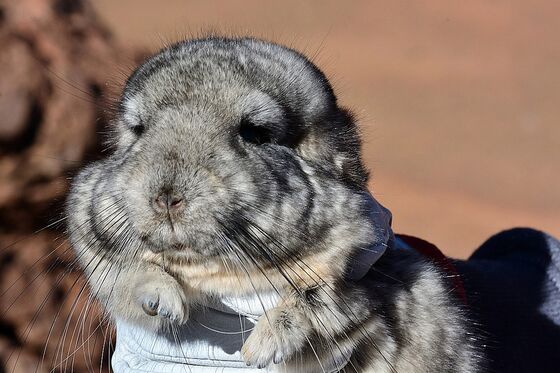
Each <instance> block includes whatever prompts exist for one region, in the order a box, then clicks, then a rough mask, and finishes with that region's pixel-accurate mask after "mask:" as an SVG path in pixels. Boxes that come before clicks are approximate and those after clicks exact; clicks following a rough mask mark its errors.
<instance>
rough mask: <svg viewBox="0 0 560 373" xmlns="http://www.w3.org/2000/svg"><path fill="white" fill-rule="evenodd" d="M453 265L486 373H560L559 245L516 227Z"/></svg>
mask: <svg viewBox="0 0 560 373" xmlns="http://www.w3.org/2000/svg"><path fill="white" fill-rule="evenodd" d="M454 264H455V265H456V266H457V269H458V270H459V272H460V273H461V276H462V279H463V282H464V285H465V289H466V291H467V296H468V301H469V309H470V312H471V313H472V318H473V320H474V321H475V322H477V323H478V326H477V327H478V329H479V330H478V332H477V334H478V336H479V338H480V339H481V345H483V346H484V349H483V351H484V352H485V354H486V355H487V357H488V359H489V361H488V372H500V373H502V372H516V373H524V372H527V373H529V372H531V373H536V372H538V373H548V372H550V373H558V372H560V242H559V241H558V240H557V239H555V238H554V237H551V236H550V235H547V234H546V233H543V232H539V231H536V230H533V229H528V228H516V229H512V230H508V231H504V232H501V233H499V234H497V235H495V236H493V237H491V238H490V239H489V240H488V241H486V242H485V243H484V244H483V245H482V246H481V247H480V248H479V249H478V250H477V251H476V252H475V253H474V254H473V255H472V256H471V257H470V258H469V259H468V260H467V261H456V262H455V263H454Z"/></svg>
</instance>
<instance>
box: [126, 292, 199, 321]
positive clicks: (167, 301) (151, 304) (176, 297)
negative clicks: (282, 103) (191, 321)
mask: <svg viewBox="0 0 560 373" xmlns="http://www.w3.org/2000/svg"><path fill="white" fill-rule="evenodd" d="M136 294H137V298H138V300H139V302H140V305H141V306H142V310H144V312H145V313H146V314H147V315H148V316H158V317H161V318H163V319H166V320H169V321H171V322H172V323H174V324H182V323H184V322H185V321H186V320H187V319H188V307H187V305H186V301H185V299H183V298H184V296H183V291H182V289H181V288H180V287H179V286H178V284H173V283H165V284H162V283H161V282H155V283H154V282H148V283H145V284H143V285H141V286H140V287H139V288H138V289H137V291H136Z"/></svg>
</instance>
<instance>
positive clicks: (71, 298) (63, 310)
mask: <svg viewBox="0 0 560 373" xmlns="http://www.w3.org/2000/svg"><path fill="white" fill-rule="evenodd" d="M0 45H2V48H0V71H2V74H1V75H2V78H1V79H0V294H1V296H0V315H1V316H0V360H1V362H2V365H3V369H2V367H0V371H6V372H33V371H37V372H42V371H65V370H72V371H74V372H82V371H88V370H92V369H93V370H95V371H99V370H100V361H101V360H102V357H105V358H104V359H103V360H105V361H107V356H108V354H107V345H108V343H107V342H108V341H107V338H108V337H107V333H108V327H107V325H101V324H100V318H101V317H100V312H99V309H98V307H97V305H95V304H91V302H90V298H89V294H88V292H87V287H85V281H84V279H83V278H82V277H81V276H80V275H79V273H78V271H76V269H75V268H73V265H72V264H73V256H72V254H71V251H70V250H69V248H68V244H67V242H66V241H65V238H64V235H63V227H64V224H63V222H61V223H59V224H53V225H52V226H49V228H48V229H45V230H42V231H41V232H39V233H35V232H36V231H38V230H41V229H42V228H43V227H45V226H47V225H49V224H50V223H52V222H55V221H57V220H60V219H61V218H62V216H63V214H62V206H63V202H64V196H65V194H66V192H67V190H68V180H69V178H70V177H71V176H72V174H73V173H74V172H75V171H76V169H77V168H78V167H79V166H80V165H81V164H83V163H84V162H87V161H89V160H92V159H95V158H97V157H98V156H99V153H100V149H101V148H100V143H101V141H100V136H99V134H100V133H102V132H104V131H105V129H106V127H107V123H108V122H109V120H110V117H111V113H112V109H113V102H114V98H115V97H116V95H117V94H118V90H117V89H115V88H112V87H119V86H120V83H122V80H123V79H124V77H125V76H126V73H123V72H125V71H126V70H130V69H131V67H133V66H134V65H135V62H134V61H135V60H136V59H137V58H135V54H134V52H133V51H130V50H127V49H126V48H123V46H121V45H119V44H118V43H117V42H115V41H114V40H113V39H112V37H111V35H110V33H109V32H108V31H107V30H106V29H105V28H104V26H103V25H102V24H101V23H100V21H99V20H98V19H97V17H96V15H95V14H94V12H93V10H92V8H91V4H90V3H89V2H88V1H83V0H0ZM108 82H111V83H113V84H112V85H110V84H109V83H108ZM103 350H105V351H103ZM103 354H104V355H103ZM36 368H37V369H38V370H36ZM103 370H106V364H105V367H104V368H103Z"/></svg>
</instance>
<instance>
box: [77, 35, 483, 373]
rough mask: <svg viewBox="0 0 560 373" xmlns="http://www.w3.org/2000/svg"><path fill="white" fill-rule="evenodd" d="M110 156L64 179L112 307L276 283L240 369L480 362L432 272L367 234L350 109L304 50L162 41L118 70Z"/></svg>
mask: <svg viewBox="0 0 560 373" xmlns="http://www.w3.org/2000/svg"><path fill="white" fill-rule="evenodd" d="M114 124H115V131H114V133H113V134H112V136H111V141H112V144H113V145H114V151H113V152H112V153H111V155H109V156H108V157H107V158H106V159H104V160H101V161H98V162H95V163H93V164H91V165H89V166H88V167H86V168H85V169H83V170H82V171H81V173H80V174H79V175H78V176H77V177H76V178H75V180H74V182H73V187H72V191H71V194H70V196H69V198H68V203H67V213H68V218H69V221H70V223H69V231H70V237H71V241H72V243H73V247H74V248H75V250H76V253H77V256H78V258H79V261H80V263H81V265H82V267H83V269H84V272H85V273H86V275H87V279H88V281H89V283H90V285H91V288H92V291H93V293H94V295H95V296H96V297H97V298H98V299H99V301H100V302H101V303H102V304H103V305H104V306H105V309H106V310H107V312H108V313H109V315H111V316H112V317H119V318H123V319H126V320H128V321H130V322H134V323H136V324H138V325H141V326H142V327H145V328H148V329H152V330H154V331H157V330H160V329H168V330H171V331H173V329H174V328H175V327H176V326H178V325H180V324H181V323H183V322H184V321H185V320H187V319H188V317H189V310H190V309H192V307H197V305H198V304H200V303H201V302H202V301H203V299H204V298H205V297H208V296H210V295H212V296H223V295H243V294H251V293H255V292H260V291H270V290H271V289H273V290H274V291H277V292H278V293H279V294H280V295H281V299H282V300H281V301H280V303H279V304H278V305H277V307H276V308H274V309H272V310H271V311H270V312H267V314H266V315H265V316H266V317H265V316H263V318H262V319H261V320H260V321H259V322H258V324H257V326H256V328H255V330H254V331H253V333H251V335H250V337H249V338H248V339H247V341H246V342H245V345H244V347H243V350H242V354H243V357H244V359H245V360H246V362H247V364H249V365H253V366H257V367H265V366H274V367H275V369H276V370H278V371H287V372H321V371H322V368H321V367H322V365H323V364H322V363H321V362H325V361H327V360H328V359H336V358H337V356H341V355H349V356H351V360H350V362H349V364H348V365H347V366H346V367H345V368H344V369H345V371H349V372H350V371H351V372H370V371H371V372H477V371H478V369H479V368H478V367H479V362H480V358H479V354H478V352H477V350H476V349H475V348H474V342H475V341H474V340H473V339H472V337H471V334H470V333H471V326H470V323H469V322H468V320H467V318H466V317H465V316H464V312H463V310H462V309H461V305H460V302H458V301H457V300H456V299H455V298H454V296H453V295H452V294H450V291H449V284H448V283H447V281H446V279H445V276H444V275H443V274H442V273H440V272H439V271H438V270H437V269H436V268H434V267H433V266H432V265H431V264H429V263H427V262H426V261H425V260H424V259H423V258H421V257H419V256H418V255H416V254H415V253H412V252H399V251H398V250H395V249H393V248H389V249H388V250H387V253H386V254H385V256H384V257H383V258H382V259H381V260H380V261H379V262H378V264H376V266H375V269H374V270H371V271H370V272H369V273H368V275H367V276H366V277H365V278H364V279H363V280H361V281H352V280H350V279H348V278H347V276H346V275H347V273H348V265H349V263H350V260H351V256H352V255H353V254H354V253H356V251H357V250H364V249H366V248H367V247H368V246H369V245H370V244H371V242H374V241H375V240H376V239H377V238H378V237H377V235H378V234H379V232H376V230H375V229H374V227H373V225H372V222H371V220H370V218H369V214H368V201H369V198H370V197H369V194H368V191H367V189H366V184H367V180H368V173H367V172H366V170H365V168H364V165H363V164H362V160H361V155H360V138H359V135H358V130H357V126H356V123H355V121H354V119H353V118H352V116H351V115H350V113H349V112H348V111H346V110H345V109H343V108H341V107H340V106H339V105H338V104H337V100H336V97H335V95H334V93H333V89H332V88H331V86H330V84H329V82H328V80H327V79H326V77H325V76H324V75H323V73H322V72H321V71H320V70H319V69H318V68H317V67H316V66H315V65H313V64H312V63H311V62H310V61H309V60H308V59H307V58H305V57H304V56H303V55H302V54H300V53H298V52H296V51H294V50H291V49H289V48H286V47H283V46H279V45H277V44H273V43H269V42H265V41H262V40H256V39H251V38H240V39H230V38H216V37H211V38H206V39H199V40H190V41H184V42H181V43H178V44H176V45H173V46H171V47H168V48H166V49H164V50H162V51H161V52H159V53H158V54H156V55H155V56H153V57H151V58H149V59H148V60H147V61H145V62H144V63H143V64H142V65H141V66H140V67H139V68H138V69H137V70H136V71H135V72H134V73H133V74H132V76H131V77H130V78H129V79H128V81H127V83H126V86H125V89H124V92H123V94H122V98H121V100H120V110H119V113H118V116H117V118H116V120H115V123H114Z"/></svg>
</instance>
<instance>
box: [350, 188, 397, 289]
mask: <svg viewBox="0 0 560 373" xmlns="http://www.w3.org/2000/svg"><path fill="white" fill-rule="evenodd" d="M363 195H364V198H365V199H366V200H367V209H368V210H367V211H366V214H367V217H368V218H369V219H370V224H371V226H372V227H373V229H372V232H374V234H375V237H374V239H373V241H372V242H371V244H370V245H369V246H367V247H356V248H355V252H354V253H353V255H352V256H351V259H350V263H349V266H348V270H347V274H346V275H347V278H349V279H351V280H355V281H357V280H360V279H361V278H362V277H364V276H365V274H366V273H367V272H368V271H369V269H370V268H371V266H372V265H374V263H375V262H376V261H377V260H378V259H379V258H381V256H382V255H383V254H384V253H385V250H386V249H387V248H388V247H389V246H390V245H392V244H393V241H394V235H393V230H392V229H391V222H392V215H391V211H389V210H388V209H387V208H385V207H384V206H382V205H381V204H380V203H379V202H378V201H377V200H376V199H375V198H373V196H372V195H371V194H370V193H369V192H364V193H363Z"/></svg>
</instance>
